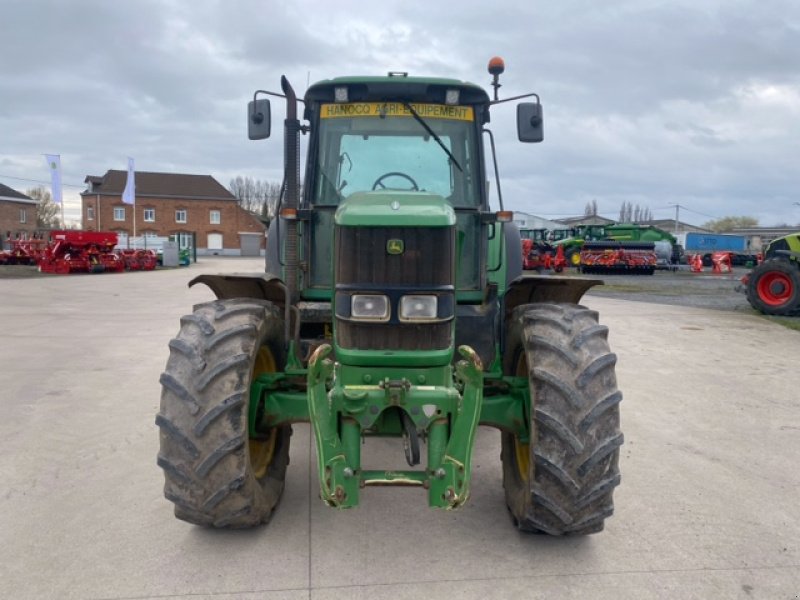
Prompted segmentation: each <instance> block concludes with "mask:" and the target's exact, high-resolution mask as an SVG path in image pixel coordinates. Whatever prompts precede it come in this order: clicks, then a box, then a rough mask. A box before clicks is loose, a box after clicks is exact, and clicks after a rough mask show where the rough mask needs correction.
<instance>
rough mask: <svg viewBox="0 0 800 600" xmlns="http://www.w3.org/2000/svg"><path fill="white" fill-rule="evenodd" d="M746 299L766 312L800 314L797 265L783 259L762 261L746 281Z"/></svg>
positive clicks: (783, 314) (799, 286)
mask: <svg viewBox="0 0 800 600" xmlns="http://www.w3.org/2000/svg"><path fill="white" fill-rule="evenodd" d="M747 301H748V302H750V305H751V306H752V307H753V308H755V309H756V310H758V311H761V312H762V313H764V314H767V315H781V316H792V315H798V314H800V265H798V264H797V263H794V262H792V261H789V260H786V259H783V258H771V259H769V260H765V261H764V262H762V263H761V264H760V265H758V266H757V267H756V268H755V269H753V271H752V272H751V273H750V277H749V279H748V280H747Z"/></svg>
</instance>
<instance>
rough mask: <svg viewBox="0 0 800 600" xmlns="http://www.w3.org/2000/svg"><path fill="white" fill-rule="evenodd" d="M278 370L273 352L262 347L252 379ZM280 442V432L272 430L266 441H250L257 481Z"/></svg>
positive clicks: (265, 472) (254, 366)
mask: <svg viewBox="0 0 800 600" xmlns="http://www.w3.org/2000/svg"><path fill="white" fill-rule="evenodd" d="M277 370H278V365H277V363H276V362H275V357H274V356H273V355H272V351H271V350H270V349H269V348H268V347H267V346H261V348H259V349H258V354H256V362H255V364H254V365H253V375H252V379H255V378H256V377H258V376H259V375H261V374H262V373H275V372H276V371H277ZM277 440H278V430H277V429H271V430H270V432H269V436H268V437H267V438H266V439H254V438H250V439H249V440H248V442H249V443H248V447H249V451H250V464H251V465H252V467H253V474H254V475H255V476H256V479H261V478H263V477H264V476H266V474H267V469H269V466H270V464H272V459H273V457H274V456H275V444H276V442H277Z"/></svg>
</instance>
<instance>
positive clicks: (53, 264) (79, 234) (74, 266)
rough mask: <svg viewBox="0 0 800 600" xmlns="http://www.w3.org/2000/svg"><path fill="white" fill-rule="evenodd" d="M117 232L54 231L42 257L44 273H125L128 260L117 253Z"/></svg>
mask: <svg viewBox="0 0 800 600" xmlns="http://www.w3.org/2000/svg"><path fill="white" fill-rule="evenodd" d="M116 245H117V234H116V233H114V232H109V231H52V232H51V233H50V244H48V246H47V247H46V248H45V249H44V252H43V253H42V256H41V258H40V259H39V270H40V271H42V272H43V273H57V274H59V275H66V274H69V273H102V272H104V271H113V272H117V273H119V272H121V271H124V270H125V262H124V261H123V260H122V259H120V257H119V256H117V254H115V253H114V246H116Z"/></svg>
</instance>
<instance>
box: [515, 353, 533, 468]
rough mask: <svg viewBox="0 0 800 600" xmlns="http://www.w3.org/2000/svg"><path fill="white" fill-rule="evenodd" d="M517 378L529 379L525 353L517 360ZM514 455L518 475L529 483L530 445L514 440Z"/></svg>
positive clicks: (520, 354)
mask: <svg viewBox="0 0 800 600" xmlns="http://www.w3.org/2000/svg"><path fill="white" fill-rule="evenodd" d="M516 376H517V377H528V361H527V360H526V359H525V352H524V351H522V352H520V353H519V358H518V359H517V372H516ZM514 454H515V456H516V459H517V474H518V475H519V478H520V479H521V480H522V481H528V480H529V479H530V476H531V449H530V445H529V444H523V443H521V442H520V441H519V438H517V437H515V438H514Z"/></svg>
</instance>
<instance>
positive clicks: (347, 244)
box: [334, 227, 455, 350]
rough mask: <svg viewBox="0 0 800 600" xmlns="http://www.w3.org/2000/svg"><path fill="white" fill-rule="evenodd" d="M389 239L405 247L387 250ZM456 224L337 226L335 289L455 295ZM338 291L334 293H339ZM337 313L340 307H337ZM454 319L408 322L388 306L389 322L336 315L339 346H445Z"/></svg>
mask: <svg viewBox="0 0 800 600" xmlns="http://www.w3.org/2000/svg"><path fill="white" fill-rule="evenodd" d="M389 240H400V241H401V242H402V244H403V252H402V253H400V254H389V252H388V251H387V243H388V242H389ZM454 253H455V228H454V227H338V228H337V231H336V247H335V256H334V264H335V275H334V277H335V281H336V289H337V292H346V293H352V292H370V293H381V292H389V291H391V296H392V297H393V298H397V297H399V295H401V294H402V293H420V292H422V293H425V292H432V291H434V290H436V291H437V292H438V293H446V294H453V289H454V284H455V262H454ZM337 296H338V294H337ZM337 312H338V311H337ZM451 329H452V322H451V321H445V322H437V323H420V324H416V323H415V324H408V323H400V322H398V321H397V307H396V306H393V307H392V319H391V320H390V321H389V322H388V323H365V322H353V321H350V320H347V319H342V318H338V317H337V341H338V343H339V345H340V346H341V347H342V348H355V349H363V350H434V349H437V350H438V349H444V348H447V347H448V346H449V345H450V343H451V341H450V338H451Z"/></svg>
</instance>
